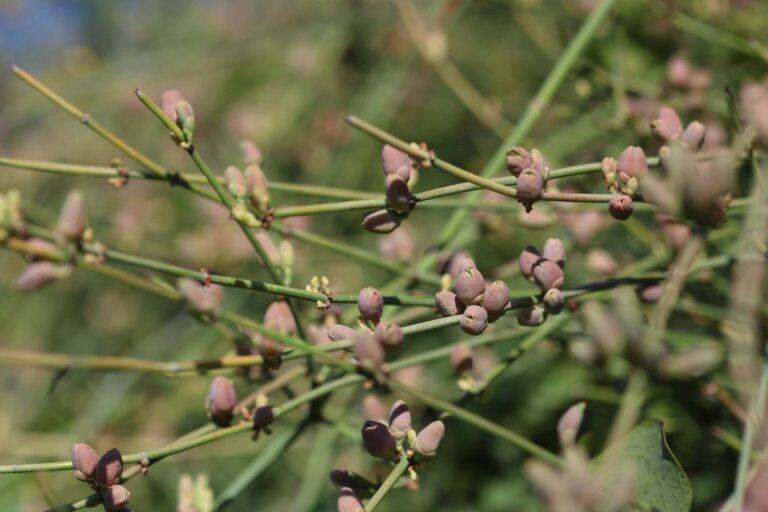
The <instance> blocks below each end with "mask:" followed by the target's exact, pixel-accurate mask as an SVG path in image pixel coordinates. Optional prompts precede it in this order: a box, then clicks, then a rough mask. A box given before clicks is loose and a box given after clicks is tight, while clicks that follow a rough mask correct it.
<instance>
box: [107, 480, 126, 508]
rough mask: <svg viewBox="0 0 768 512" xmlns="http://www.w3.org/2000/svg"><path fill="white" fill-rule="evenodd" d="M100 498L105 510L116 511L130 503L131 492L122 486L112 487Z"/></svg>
mask: <svg viewBox="0 0 768 512" xmlns="http://www.w3.org/2000/svg"><path fill="white" fill-rule="evenodd" d="M102 498H103V499H104V507H105V508H106V509H107V510H118V509H121V508H122V507H124V506H126V505H127V504H128V502H130V501H131V492H130V491H129V490H128V489H126V488H125V487H123V486H122V485H113V486H112V487H110V488H109V489H107V490H106V491H104V492H103V493H102Z"/></svg>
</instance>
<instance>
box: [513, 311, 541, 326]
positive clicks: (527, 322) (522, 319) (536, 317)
mask: <svg viewBox="0 0 768 512" xmlns="http://www.w3.org/2000/svg"><path fill="white" fill-rule="evenodd" d="M546 319H547V312H546V311H545V310H544V308H543V307H541V306H528V307H527V308H522V309H521V310H520V311H518V312H517V323H519V324H520V325H524V326H526V327H537V326H539V325H541V324H543V323H544V320H546Z"/></svg>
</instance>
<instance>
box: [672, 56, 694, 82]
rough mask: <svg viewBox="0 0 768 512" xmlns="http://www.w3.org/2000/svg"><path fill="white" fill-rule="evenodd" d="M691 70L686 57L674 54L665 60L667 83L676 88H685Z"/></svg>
mask: <svg viewBox="0 0 768 512" xmlns="http://www.w3.org/2000/svg"><path fill="white" fill-rule="evenodd" d="M692 71H693V69H692V67H691V63H690V62H688V59H686V58H685V57H683V56H682V55H675V56H673V57H672V58H670V59H669V60H668V61H667V83H669V85H671V86H672V87H674V88H676V89H687V88H688V85H689V82H690V80H691V73H692Z"/></svg>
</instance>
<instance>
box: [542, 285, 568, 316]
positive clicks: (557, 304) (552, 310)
mask: <svg viewBox="0 0 768 512" xmlns="http://www.w3.org/2000/svg"><path fill="white" fill-rule="evenodd" d="M541 303H542V304H543V305H544V309H545V310H546V312H547V313H549V314H550V315H557V314H559V313H560V312H561V311H562V310H563V307H564V306H565V299H563V292H561V291H560V290H558V289H557V288H550V289H549V290H547V291H546V293H545V294H544V297H542V299H541Z"/></svg>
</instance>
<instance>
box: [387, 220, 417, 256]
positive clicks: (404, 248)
mask: <svg viewBox="0 0 768 512" xmlns="http://www.w3.org/2000/svg"><path fill="white" fill-rule="evenodd" d="M378 249H379V253H380V254H381V255H382V256H383V257H384V258H386V259H388V260H399V261H408V260H410V259H411V258H413V257H414V256H415V255H416V241H415V240H414V238H413V235H412V234H411V232H410V231H409V230H408V229H406V228H405V226H404V227H403V228H402V229H397V230H395V231H393V232H392V233H390V234H389V235H386V236H383V237H381V238H380V239H379V243H378Z"/></svg>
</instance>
